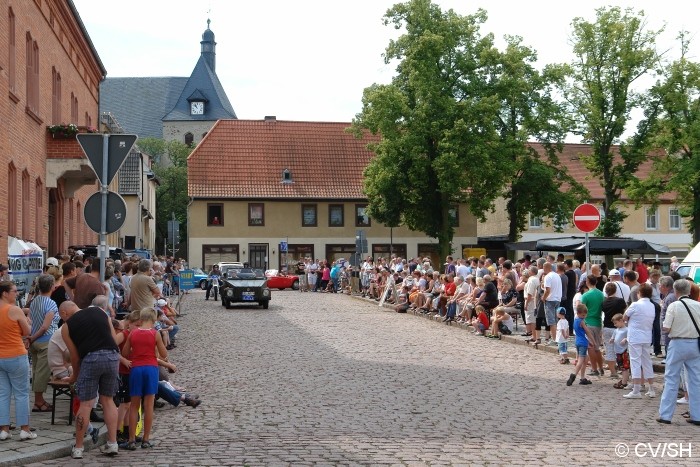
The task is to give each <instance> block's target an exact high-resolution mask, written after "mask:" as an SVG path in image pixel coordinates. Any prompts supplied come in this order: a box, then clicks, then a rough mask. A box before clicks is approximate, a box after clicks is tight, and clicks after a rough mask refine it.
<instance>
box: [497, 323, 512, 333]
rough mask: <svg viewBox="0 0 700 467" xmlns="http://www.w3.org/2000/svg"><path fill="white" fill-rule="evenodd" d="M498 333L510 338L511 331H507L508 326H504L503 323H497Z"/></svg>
mask: <svg viewBox="0 0 700 467" xmlns="http://www.w3.org/2000/svg"><path fill="white" fill-rule="evenodd" d="M498 332H500V333H501V334H504V335H506V336H510V335H511V334H513V331H511V330H510V329H508V326H506V325H505V324H503V323H498Z"/></svg>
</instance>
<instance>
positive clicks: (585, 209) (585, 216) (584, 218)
mask: <svg viewBox="0 0 700 467" xmlns="http://www.w3.org/2000/svg"><path fill="white" fill-rule="evenodd" d="M574 225H575V226H576V228H577V229H579V230H580V231H581V232H584V233H590V232H593V231H594V230H595V229H597V228H598V226H599V225H600V212H599V211H598V208H597V207H596V206H595V205H593V204H590V203H584V204H581V205H579V206H578V207H577V208H576V209H574Z"/></svg>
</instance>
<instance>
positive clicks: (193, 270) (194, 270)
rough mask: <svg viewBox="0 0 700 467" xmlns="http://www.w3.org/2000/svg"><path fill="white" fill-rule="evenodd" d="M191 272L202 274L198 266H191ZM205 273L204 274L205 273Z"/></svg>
mask: <svg viewBox="0 0 700 467" xmlns="http://www.w3.org/2000/svg"><path fill="white" fill-rule="evenodd" d="M192 273H194V274H204V271H202V270H201V269H199V268H192ZM205 275H206V274H205Z"/></svg>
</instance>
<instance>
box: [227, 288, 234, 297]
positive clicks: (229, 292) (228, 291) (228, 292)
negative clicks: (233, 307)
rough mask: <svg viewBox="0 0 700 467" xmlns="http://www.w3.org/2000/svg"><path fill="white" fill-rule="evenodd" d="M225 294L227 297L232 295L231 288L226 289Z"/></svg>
mask: <svg viewBox="0 0 700 467" xmlns="http://www.w3.org/2000/svg"><path fill="white" fill-rule="evenodd" d="M226 296H227V297H229V298H231V297H233V289H228V290H226Z"/></svg>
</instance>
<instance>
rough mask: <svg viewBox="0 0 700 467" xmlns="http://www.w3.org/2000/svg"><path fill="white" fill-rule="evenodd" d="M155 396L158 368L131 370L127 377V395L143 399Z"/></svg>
mask: <svg viewBox="0 0 700 467" xmlns="http://www.w3.org/2000/svg"><path fill="white" fill-rule="evenodd" d="M156 394H158V367H157V366H137V367H134V368H132V369H131V376H130V377H129V395H130V396H131V397H143V396H153V395H156Z"/></svg>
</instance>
